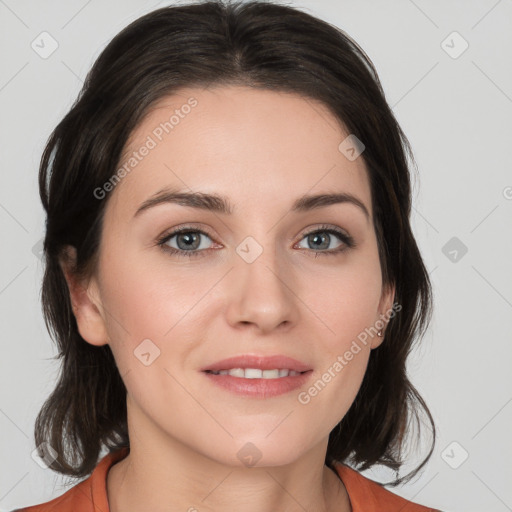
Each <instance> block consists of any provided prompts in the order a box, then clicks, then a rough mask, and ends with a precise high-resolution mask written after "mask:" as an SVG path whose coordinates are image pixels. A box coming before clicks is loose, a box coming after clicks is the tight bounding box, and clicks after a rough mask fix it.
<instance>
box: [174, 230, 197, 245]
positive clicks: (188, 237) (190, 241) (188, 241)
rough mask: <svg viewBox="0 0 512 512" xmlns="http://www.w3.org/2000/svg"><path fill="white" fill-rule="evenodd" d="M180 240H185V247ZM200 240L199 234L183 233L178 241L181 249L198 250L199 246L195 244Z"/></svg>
mask: <svg viewBox="0 0 512 512" xmlns="http://www.w3.org/2000/svg"><path fill="white" fill-rule="evenodd" d="M180 240H185V245H184V246H182V245H181V244H180ZM198 240H199V236H198V235H197V234H194V233H182V234H181V235H180V236H178V239H177V242H178V247H179V248H180V249H190V248H191V247H192V248H193V249H197V247H198V244H197V243H196V244H195V245H194V242H197V241H198Z"/></svg>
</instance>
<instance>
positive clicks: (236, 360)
mask: <svg viewBox="0 0 512 512" xmlns="http://www.w3.org/2000/svg"><path fill="white" fill-rule="evenodd" d="M234 368H244V369H245V368H254V369H260V370H275V369H288V370H293V371H296V372H299V373H303V372H307V371H309V370H311V369H312V368H311V367H310V366H308V365H307V364H305V363H303V362H301V361H298V360H297V359H294V358H292V357H288V356H284V355H274V356H255V355H250V354H245V355H241V356H236V357H230V358H228V359H222V360H221V361H217V362H215V363H213V364H210V365H208V366H205V367H203V368H201V371H203V372H212V371H214V372H218V371H220V370H232V369H234Z"/></svg>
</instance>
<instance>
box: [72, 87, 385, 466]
mask: <svg viewBox="0 0 512 512" xmlns="http://www.w3.org/2000/svg"><path fill="white" fill-rule="evenodd" d="M172 116H174V117H172ZM166 123H167V124H166ZM348 135H349V134H348V133H344V132H343V131H342V130H341V128H340V126H339V124H338V123H337V121H336V119H335V118H334V117H333V116H332V114H330V113H329V111H328V110H327V109H326V108H325V107H323V106H322V105H321V104H320V103H318V102H314V101H312V100H306V99H303V98H301V97H300V96H296V95H291V94H286V93H278V92H270V91H263V90H255V89H250V88H245V87H218V88H215V89H211V90H208V91H207V90H203V89H199V88H197V89H196V88H194V89H187V90H183V91H181V92H180V94H177V95H173V96H170V97H167V98H165V100H163V101H161V102H159V104H158V105H157V108H154V109H152V110H151V112H150V113H149V114H148V115H147V117H146V118H145V119H144V120H143V122H142V123H141V124H140V125H139V126H138V128H137V129H136V130H135V131H134V133H133V134H132V137H131V138H130V140H129V142H128V144H127V146H126V148H125V152H124V155H123V158H122V160H121V162H120V163H119V166H118V168H119V169H121V168H123V166H124V172H123V171H120V172H119V173H118V176H117V177H118V178H120V181H119V182H118V183H117V184H116V185H115V186H112V185H109V184H106V185H105V187H102V189H101V191H99V190H97V191H96V193H95V194H96V195H97V196H98V197H100V199H98V200H103V201H108V204H107V207H106V211H105V217H104V225H103V232H102V239H101V247H100V259H99V265H98V271H97V273H96V275H95V277H94V278H93V279H92V280H91V282H90V283H89V288H88V292H89V293H88V296H89V297H91V298H92V300H93V301H94V302H95V303H96V305H97V308H98V311H99V314H98V318H97V321H96V323H94V321H93V320H90V319H89V321H85V320H84V319H82V318H81V317H80V315H78V316H77V319H78V321H79V328H80V332H81V334H82V336H83V337H84V338H85V339H86V340H87V341H88V342H90V343H92V344H95V345H102V344H105V343H109V344H110V346H111V349H112V351H113V353H114V356H115V359H116V362H117V365H118V367H119V371H120V374H121V376H122V378H123V380H124V382H125V384H126V388H127V391H128V396H127V400H128V402H127V403H128V415H129V418H130V424H131V425H133V428H135V427H137V429H136V430H134V431H132V432H130V435H132V436H133V435H136V436H137V442H143V443H153V442H155V443H158V444H159V445H160V446H161V445H162V443H165V442H166V441H169V442H171V441H172V442H173V443H176V442H178V443H180V445H182V446H186V447H187V448H188V449H192V450H193V451H194V452H195V453H197V454H199V455H203V456H207V457H209V458H212V459H214V460H217V461H219V462H222V463H225V464H229V465H240V464H242V463H243V464H249V465H252V463H254V461H257V459H260V458H261V460H260V461H259V462H258V465H260V464H261V465H269V466H274V465H282V464H287V463H290V462H292V461H294V460H296V459H297V458H298V457H300V456H301V455H304V454H305V453H306V452H308V451H310V450H313V449H319V450H324V451H325V449H326V443H327V439H328V435H329V433H330V431H331V430H332V429H333V427H335V426H336V424H337V423H338V422H339V421H340V420H341V419H342V418H343V416H344V415H345V414H346V412H347V411H348V409H349V407H350V405H351V404H352V402H353V400H354V398H355V396H356V393H357V391H358V389H359V387H360V384H361V382H362V379H363V375H364V373H365V370H366V366H367V362H368V357H369V355H370V351H371V350H372V347H373V348H375V347H377V346H378V345H379V343H380V342H381V341H382V338H379V337H378V336H376V335H373V333H374V332H375V329H374V330H372V331H366V333H367V334H366V337H365V336H364V333H365V329H370V328H373V327H374V326H375V325H377V327H380V326H381V325H382V323H381V321H380V320H381V318H382V315H384V314H386V312H387V311H388V312H389V309H390V308H391V305H392V299H393V296H392V291H389V292H387V291H386V290H384V289H383V287H382V279H381V267H380V263H379V257H378V250H377V242H376V236H375V232H374V228H373V217H372V214H373V212H372V207H371V193H370V188H369V182H368V177H367V171H366V169H365V164H364V162H363V159H362V157H359V158H354V154H355V155H356V156H357V153H354V152H351V151H350V150H349V151H348V152H347V148H346V144H347V143H348V142H345V143H344V145H342V146H341V149H339V147H340V143H342V141H344V140H345V139H346V137H347V136H348ZM363 142H364V141H363ZM144 148H145V149H144ZM355 149H356V150H357V149H358V148H355ZM342 150H343V151H342ZM134 152H135V153H134ZM348 157H350V158H348ZM110 189H112V190H110ZM164 191H167V192H169V193H170V192H172V193H174V194H178V193H181V194H210V195H215V196H217V197H218V198H220V197H221V196H222V198H224V200H225V202H226V203H227V204H226V205H225V208H224V209H223V208H221V207H220V206H221V201H220V200H219V199H217V201H216V202H215V206H218V208H217V207H215V208H214V207H213V206H214V204H213V202H211V201H210V202H209V203H208V201H206V200H203V201H199V199H195V200H186V201H185V199H181V200H180V201H178V200H162V201H152V198H155V197H160V198H161V199H163V194H164ZM318 194H343V195H344V196H342V198H343V197H345V199H346V200H344V201H339V202H333V201H326V200H321V199H319V200H316V201H315V200H312V201H309V200H304V199H302V200H301V203H300V204H299V207H296V203H297V201H299V200H300V199H301V198H303V197H304V196H307V197H309V196H314V195H318ZM103 196H104V197H103ZM101 197H103V198H101ZM340 197H341V196H340ZM167 199H170V197H168V198H167ZM203 199H204V196H203ZM148 201H149V202H148ZM194 204H195V206H194ZM199 205H203V206H204V205H206V206H209V207H208V208H205V207H198V206H199ZM301 205H302V207H300V206H301ZM143 206H144V207H143ZM141 207H143V208H142V209H141ZM227 210H230V213H228V211H227ZM178 228H187V230H188V232H186V233H184V234H183V233H182V234H181V235H173V232H174V230H176V229H178ZM330 230H334V231H330ZM336 232H339V233H340V234H339V235H338V234H336ZM159 240H160V241H161V244H160V245H159ZM175 251H179V252H175ZM93 325H95V327H93ZM376 330H378V329H376ZM368 332H371V333H372V335H368ZM362 339H365V343H363V342H362V341H361V340H362ZM356 347H357V348H356ZM238 356H255V357H256V358H266V357H270V356H283V357H289V358H293V359H294V360H296V361H298V362H300V363H302V368H300V370H301V371H304V370H308V371H307V372H306V373H304V374H300V375H299V376H293V374H292V376H288V377H277V376H278V375H283V374H285V372H281V374H279V373H277V374H276V373H275V372H266V373H265V374H263V373H261V377H274V378H265V380H263V379H260V378H257V377H258V376H260V374H259V373H258V371H257V370H258V368H259V369H260V370H261V367H263V368H266V369H267V370H270V369H272V368H275V369H286V368H288V367H293V363H291V362H289V361H278V360H274V361H270V362H269V361H266V362H267V363H268V364H267V366H266V367H265V366H264V365H262V364H261V363H262V362H263V363H264V362H265V361H263V360H262V359H255V360H250V359H249V360H246V361H245V362H244V361H242V362H238V363H237V362H235V363H229V364H228V363H224V364H221V365H220V366H221V367H222V366H223V365H224V366H227V368H222V369H229V368H236V367H240V366H242V367H244V368H253V369H255V370H256V372H251V371H248V372H244V373H240V370H235V372H234V373H235V375H230V374H228V375H222V374H220V375H217V376H215V375H212V374H211V373H208V372H206V371H204V369H205V368H207V367H211V366H212V365H214V364H215V363H217V362H219V361H222V360H224V359H227V358H233V357H238ZM217 369H219V367H218V366H217ZM288 369H290V368H288ZM237 372H238V373H237ZM237 375H238V376H237ZM248 377H255V378H252V379H251V378H248ZM275 377H277V378H275ZM329 377H330V378H329ZM142 432H144V436H142V435H141V433H142ZM248 443H252V444H248ZM248 461H252V463H251V462H248Z"/></svg>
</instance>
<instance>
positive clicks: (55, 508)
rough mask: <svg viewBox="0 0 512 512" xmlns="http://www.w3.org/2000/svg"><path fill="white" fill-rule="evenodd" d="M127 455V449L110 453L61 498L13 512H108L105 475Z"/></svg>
mask: <svg viewBox="0 0 512 512" xmlns="http://www.w3.org/2000/svg"><path fill="white" fill-rule="evenodd" d="M126 454H127V449H126V448H122V449H121V450H118V451H115V452H110V453H108V454H107V455H105V456H104V457H103V458H102V459H101V460H100V462H99V463H98V465H97V466H96V468H95V469H94V471H93V472H92V474H91V475H90V476H89V477H88V478H86V479H85V480H83V481H82V482H79V483H78V484H76V485H74V486H73V487H72V488H71V489H69V490H68V491H66V492H65V493H64V494H62V495H61V496H58V497H57V498H55V499H53V500H51V501H47V502H46V503H41V504H39V505H32V506H29V507H25V508H19V509H16V510H14V511H13V512H50V511H51V512H68V511H70V510H72V511H73V512H108V510H109V506H108V498H107V473H108V470H109V469H110V467H111V466H113V465H114V464H115V463H116V462H118V461H119V460H120V459H122V458H124V457H125V456H126Z"/></svg>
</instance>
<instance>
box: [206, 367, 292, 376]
mask: <svg viewBox="0 0 512 512" xmlns="http://www.w3.org/2000/svg"><path fill="white" fill-rule="evenodd" d="M211 373H213V374H215V375H231V376H232V377H240V378H243V379H278V378H280V377H294V376H295V375H300V373H301V372H296V371H295V370H288V369H286V368H283V369H276V370H260V369H259V368H232V369H231V370H219V371H212V372H211Z"/></svg>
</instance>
